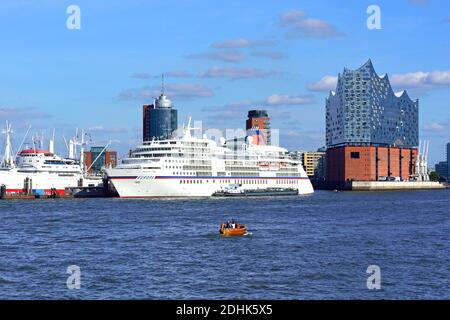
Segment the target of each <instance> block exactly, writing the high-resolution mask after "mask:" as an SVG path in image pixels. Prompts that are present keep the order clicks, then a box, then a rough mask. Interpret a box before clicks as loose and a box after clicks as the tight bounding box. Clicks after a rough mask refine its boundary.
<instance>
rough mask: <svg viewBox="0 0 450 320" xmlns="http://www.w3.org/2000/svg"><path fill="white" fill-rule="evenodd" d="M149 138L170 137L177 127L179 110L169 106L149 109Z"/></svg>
mask: <svg viewBox="0 0 450 320" xmlns="http://www.w3.org/2000/svg"><path fill="white" fill-rule="evenodd" d="M149 113H150V114H149V116H148V120H149V122H150V125H149V127H148V137H149V139H148V140H152V139H153V138H155V139H158V140H161V139H169V138H171V137H172V133H173V132H174V131H175V130H176V129H177V110H175V109H168V108H155V109H149Z"/></svg>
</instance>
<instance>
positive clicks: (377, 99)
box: [326, 60, 419, 148]
mask: <svg viewBox="0 0 450 320" xmlns="http://www.w3.org/2000/svg"><path fill="white" fill-rule="evenodd" d="M418 111H419V102H418V100H416V101H413V100H411V99H410V98H409V96H408V95H407V93H406V91H402V92H401V93H398V94H396V93H394V91H393V90H392V87H391V85H390V82H389V79H388V76H387V75H385V76H383V77H379V76H378V75H377V74H376V72H375V70H374V68H373V65H372V62H371V61H370V60H369V61H368V62H366V63H365V64H364V65H363V66H362V67H360V68H359V69H357V70H349V69H344V72H343V74H342V75H341V74H339V76H338V83H337V87H336V91H335V92H331V93H330V95H329V97H328V98H327V100H326V143H327V147H333V146H339V145H388V146H398V147H404V148H410V147H415V146H417V145H418V140H419V134H418Z"/></svg>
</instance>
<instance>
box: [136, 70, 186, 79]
mask: <svg viewBox="0 0 450 320" xmlns="http://www.w3.org/2000/svg"><path fill="white" fill-rule="evenodd" d="M163 74H164V76H165V77H170V78H189V77H192V74H191V73H190V72H188V71H184V70H173V71H166V72H163ZM131 77H132V78H135V79H142V80H146V79H151V78H161V74H158V75H151V74H150V73H146V72H135V73H133V74H132V75H131Z"/></svg>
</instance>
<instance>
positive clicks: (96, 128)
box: [87, 125, 128, 134]
mask: <svg viewBox="0 0 450 320" xmlns="http://www.w3.org/2000/svg"><path fill="white" fill-rule="evenodd" d="M87 131H88V132H95V133H99V134H113V133H125V132H128V130H127V129H126V128H118V127H114V128H105V127H104V126H102V125H96V126H92V127H90V128H88V129H87Z"/></svg>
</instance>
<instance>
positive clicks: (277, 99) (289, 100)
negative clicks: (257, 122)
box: [266, 94, 314, 105]
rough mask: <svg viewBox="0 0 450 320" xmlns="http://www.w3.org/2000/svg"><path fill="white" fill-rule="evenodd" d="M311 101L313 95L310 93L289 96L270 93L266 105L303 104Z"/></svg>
mask: <svg viewBox="0 0 450 320" xmlns="http://www.w3.org/2000/svg"><path fill="white" fill-rule="evenodd" d="M313 102H314V100H313V97H312V96H310V95H297V96H289V95H280V94H272V95H271V96H269V97H268V98H267V99H266V103H267V104H268V105H305V104H311V103H313Z"/></svg>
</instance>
